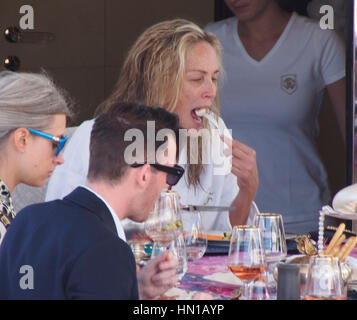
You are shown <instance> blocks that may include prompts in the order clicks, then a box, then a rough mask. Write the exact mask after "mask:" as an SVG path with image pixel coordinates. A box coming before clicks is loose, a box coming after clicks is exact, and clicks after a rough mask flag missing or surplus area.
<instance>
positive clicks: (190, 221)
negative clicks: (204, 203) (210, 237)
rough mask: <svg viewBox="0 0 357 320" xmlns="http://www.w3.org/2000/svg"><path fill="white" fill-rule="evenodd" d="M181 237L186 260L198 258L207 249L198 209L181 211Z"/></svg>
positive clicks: (205, 236)
mask: <svg viewBox="0 0 357 320" xmlns="http://www.w3.org/2000/svg"><path fill="white" fill-rule="evenodd" d="M181 217H182V224H183V237H184V241H185V245H186V253H187V259H188V260H195V259H200V258H201V257H202V256H203V255H204V253H205V252H206V249H207V234H206V232H205V230H203V227H202V224H201V213H200V212H199V211H195V210H191V211H182V212H181Z"/></svg>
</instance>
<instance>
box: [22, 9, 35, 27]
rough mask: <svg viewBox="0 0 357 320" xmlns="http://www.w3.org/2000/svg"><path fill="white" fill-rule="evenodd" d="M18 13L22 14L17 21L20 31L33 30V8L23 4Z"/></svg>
mask: <svg viewBox="0 0 357 320" xmlns="http://www.w3.org/2000/svg"><path fill="white" fill-rule="evenodd" d="M19 12H20V13H21V14H23V16H22V17H21V18H20V21H19V25H20V28H21V29H22V30H26V29H30V30H33V29H34V28H35V12H34V10H33V7H32V6H30V5H28V4H25V5H23V6H21V8H20V11H19Z"/></svg>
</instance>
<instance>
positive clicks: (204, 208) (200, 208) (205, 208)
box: [181, 204, 235, 211]
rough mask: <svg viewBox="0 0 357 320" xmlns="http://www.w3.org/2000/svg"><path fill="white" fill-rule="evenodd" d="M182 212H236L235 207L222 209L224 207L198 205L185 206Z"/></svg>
mask: <svg viewBox="0 0 357 320" xmlns="http://www.w3.org/2000/svg"><path fill="white" fill-rule="evenodd" d="M181 209H182V210H186V211H195V210H197V211H231V210H234V209H235V207H222V206H197V205H192V204H190V205H188V206H183V207H182V208H181Z"/></svg>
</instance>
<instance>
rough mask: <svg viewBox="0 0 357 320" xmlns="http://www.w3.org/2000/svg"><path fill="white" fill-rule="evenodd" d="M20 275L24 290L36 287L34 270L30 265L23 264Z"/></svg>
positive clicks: (21, 286)
mask: <svg viewBox="0 0 357 320" xmlns="http://www.w3.org/2000/svg"><path fill="white" fill-rule="evenodd" d="M19 273H20V274H23V276H21V277H20V280H19V286H20V288H21V289H22V290H33V289H34V271H33V268H32V267H31V266H30V265H27V264H26V265H23V266H21V268H20V270H19Z"/></svg>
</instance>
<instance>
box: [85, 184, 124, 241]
mask: <svg viewBox="0 0 357 320" xmlns="http://www.w3.org/2000/svg"><path fill="white" fill-rule="evenodd" d="M81 187H83V188H85V189H87V190H88V191H90V192H92V193H94V194H95V195H96V196H97V197H98V198H99V199H100V200H102V201H103V202H104V203H105V205H106V206H107V208H108V209H109V211H110V213H111V214H112V217H113V220H114V224H115V227H116V229H117V233H118V236H119V238H120V239H122V240H123V241H125V242H126V237H125V233H124V229H123V226H122V225H121V222H120V220H119V218H118V216H117V215H116V213H115V211H114V210H113V208H112V207H111V206H110V204H109V203H108V202H107V201H105V200H104V199H103V197H101V196H100V195H99V194H98V193H96V192H95V191H93V190H92V189H91V188H89V187H88V186H85V185H81Z"/></svg>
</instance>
